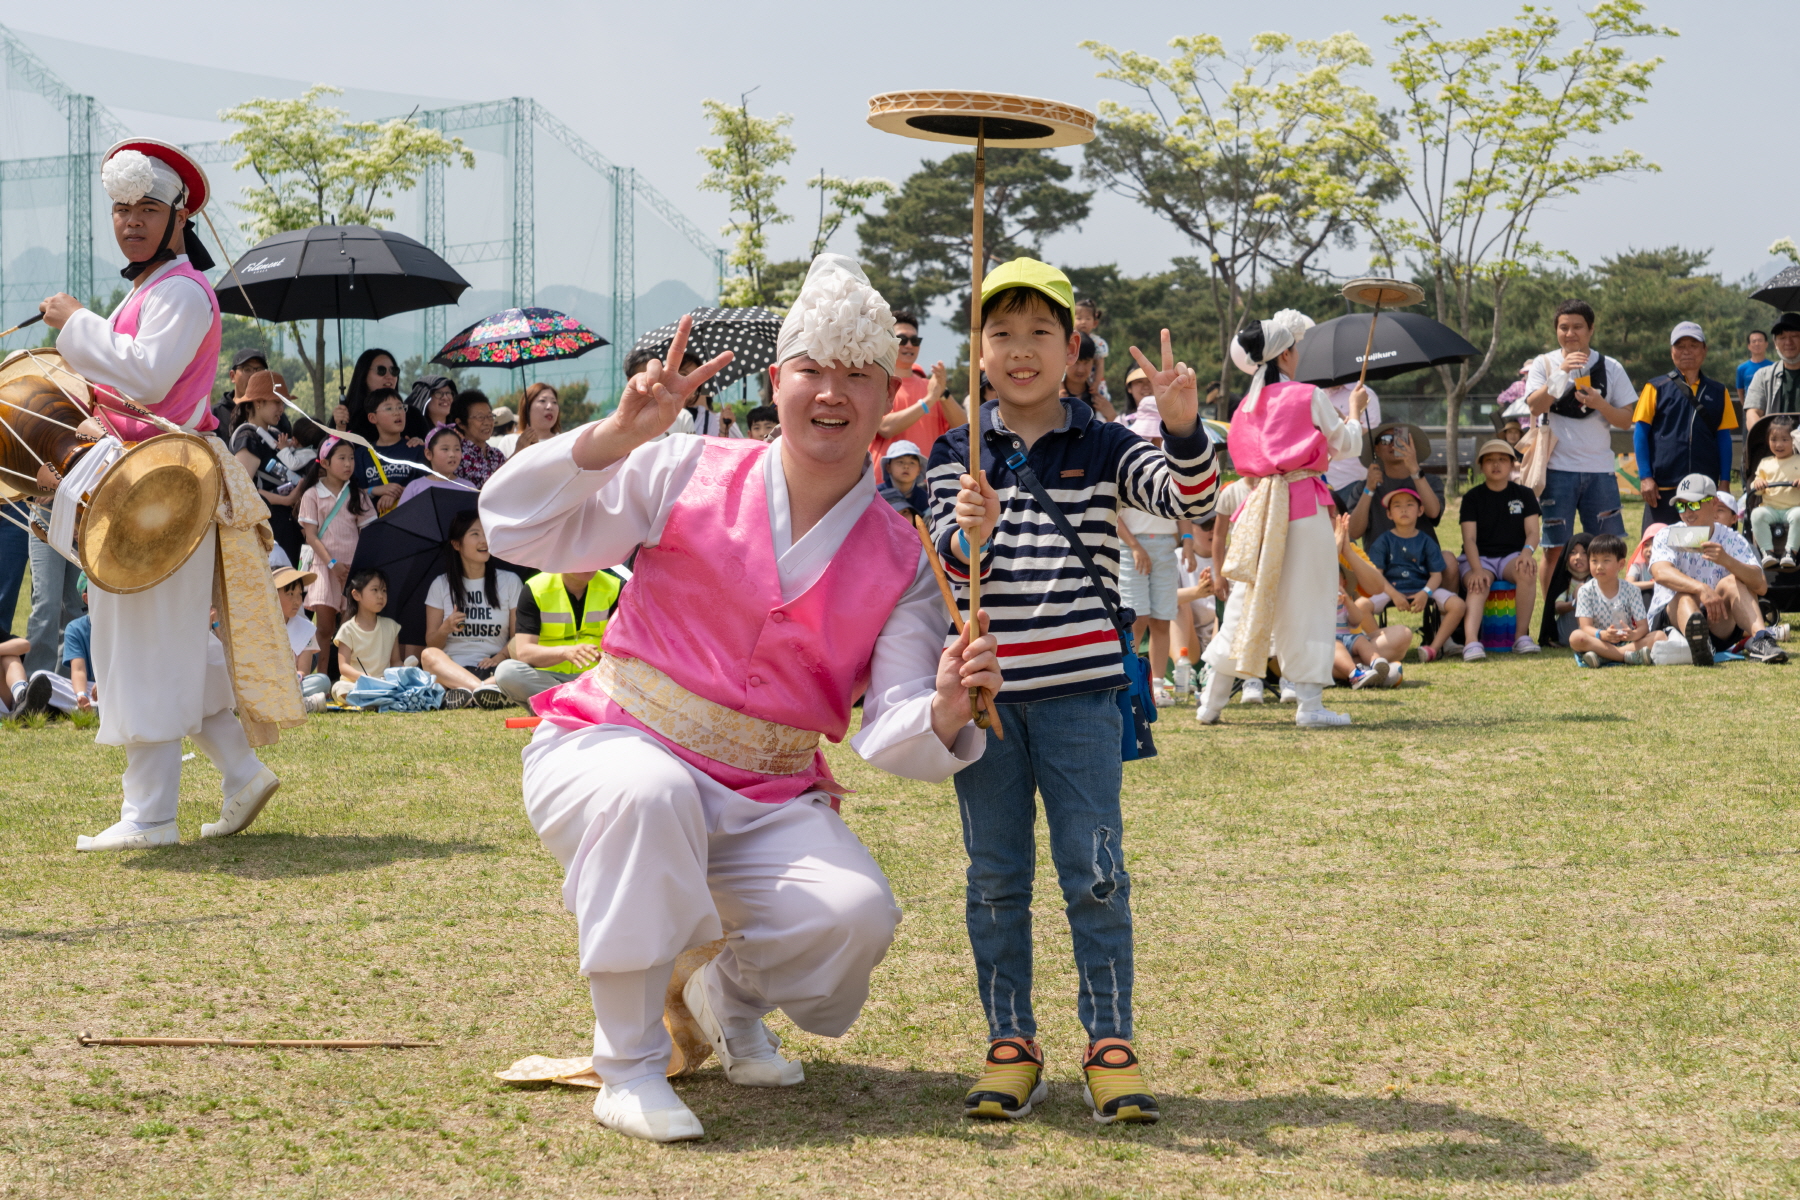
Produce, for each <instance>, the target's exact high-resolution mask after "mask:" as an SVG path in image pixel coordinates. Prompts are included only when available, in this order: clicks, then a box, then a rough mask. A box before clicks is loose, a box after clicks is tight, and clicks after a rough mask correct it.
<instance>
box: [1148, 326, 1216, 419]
mask: <svg viewBox="0 0 1800 1200" xmlns="http://www.w3.org/2000/svg"><path fill="white" fill-rule="evenodd" d="M1131 357H1133V358H1135V359H1136V360H1137V365H1138V366H1139V368H1141V369H1142V370H1143V372H1144V375H1145V377H1146V378H1148V379H1149V381H1150V387H1151V389H1152V390H1153V391H1154V392H1155V393H1156V411H1157V412H1158V413H1159V414H1161V416H1162V423H1163V428H1165V429H1167V430H1168V431H1169V432H1170V433H1172V434H1174V435H1175V436H1176V437H1186V436H1187V435H1188V434H1190V433H1193V432H1194V425H1195V423H1196V422H1198V421H1199V419H1200V386H1199V381H1198V380H1197V379H1196V378H1195V377H1194V368H1192V367H1190V366H1188V365H1187V364H1186V363H1178V362H1175V361H1174V359H1175V349H1174V347H1173V345H1171V343H1170V341H1169V331H1168V330H1167V329H1165V330H1163V331H1162V369H1161V370H1160V371H1159V370H1157V369H1156V368H1155V367H1152V366H1151V365H1150V360H1149V359H1147V358H1145V357H1144V352H1143V351H1141V350H1139V349H1138V348H1137V347H1136V346H1133V347H1132V348H1131Z"/></svg>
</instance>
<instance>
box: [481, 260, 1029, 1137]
mask: <svg viewBox="0 0 1800 1200" xmlns="http://www.w3.org/2000/svg"><path fill="white" fill-rule="evenodd" d="M687 331H688V322H687V321H686V319H685V318H684V319H683V322H682V325H681V328H680V332H679V333H678V334H677V335H676V338H675V341H674V343H673V344H672V346H671V347H670V350H669V354H668V358H667V361H666V362H663V363H658V362H652V363H651V364H650V366H649V368H648V369H647V370H646V371H645V372H644V373H643V374H641V375H638V376H637V377H635V378H634V379H632V380H631V382H630V383H629V384H628V385H627V386H626V388H625V392H624V395H623V397H622V398H621V400H620V402H619V407H618V409H617V410H616V411H615V412H614V413H613V415H612V416H610V417H608V418H606V419H605V420H603V421H599V422H596V423H595V424H592V425H589V426H586V427H585V428H583V429H581V430H578V431H575V432H573V433H569V434H564V435H562V436H561V437H557V438H553V439H551V440H550V441H547V442H541V443H539V444H538V445H535V446H533V447H531V448H530V449H528V450H523V451H521V452H520V453H519V454H518V455H517V456H516V457H514V459H513V460H512V461H511V462H509V463H508V464H507V466H506V468H505V469H504V470H502V471H500V472H499V473H497V474H496V475H495V476H494V477H493V479H491V480H489V481H488V484H487V487H486V488H485V489H484V490H483V491H482V494H481V517H482V525H483V528H484V529H485V531H486V533H487V538H488V545H489V546H490V547H491V548H492V549H493V551H494V553H496V554H498V555H501V556H503V557H505V558H506V559H507V560H509V561H511V562H516V563H521V564H525V565H529V566H534V567H538V568H540V569H542V570H547V571H588V570H598V569H601V568H604V567H610V566H614V565H617V564H619V563H622V562H624V561H625V559H626V558H627V557H629V556H630V555H631V554H632V552H633V551H636V552H637V558H636V562H635V567H634V572H633V576H632V579H631V581H630V582H629V583H628V584H627V585H626V587H625V590H624V592H622V593H621V594H620V597H619V601H618V606H617V611H616V613H615V615H614V617H613V619H612V621H611V622H610V623H609V624H608V625H607V630H606V637H605V642H604V647H603V656H602V658H601V661H600V663H599V664H598V665H596V666H595V667H594V668H593V669H592V670H590V671H587V672H585V673H583V674H581V675H579V676H576V677H575V678H574V679H573V680H572V681H571V682H570V683H567V684H564V685H563V686H562V687H560V688H556V689H553V690H551V691H549V692H544V693H542V694H540V695H539V696H537V697H536V698H535V700H534V706H535V708H536V709H537V711H538V712H539V713H540V714H541V715H543V716H544V717H545V718H546V720H545V722H544V724H543V725H541V726H540V727H539V728H538V731H537V734H536V736H535V737H534V738H533V739H532V741H531V744H530V745H529V746H528V747H527V748H526V750H525V754H524V760H525V772H524V792H525V810H526V813H527V815H528V816H529V817H530V819H531V823H532V827H533V828H534V829H536V830H537V832H538V836H539V837H541V838H542V839H543V842H544V845H545V847H546V848H547V849H548V850H549V851H550V852H551V853H552V854H553V855H555V857H556V860H557V861H558V862H559V863H560V864H561V865H562V867H563V870H564V872H565V875H564V885H563V902H564V903H565V904H566V905H567V906H568V908H569V909H570V911H571V912H573V913H574V914H575V917H576V924H577V928H578V930H579V933H580V953H581V973H582V974H584V975H586V976H587V977H588V981H589V986H590V990H591V993H592V998H593V1003H594V1018H595V1025H594V1070H595V1071H596V1072H597V1073H598V1074H599V1076H600V1078H601V1079H602V1080H603V1081H604V1083H605V1086H604V1087H603V1088H602V1089H601V1091H600V1095H599V1097H598V1098H597V1099H596V1101H595V1103H594V1114H595V1116H597V1117H598V1118H599V1119H600V1121H601V1123H602V1124H604V1125H607V1126H609V1127H610V1128H613V1129H616V1130H619V1131H620V1132H622V1133H626V1134H629V1135H631V1136H634V1137H641V1138H647V1139H649V1140H652V1141H678V1140H683V1139H689V1138H697V1137H700V1136H702V1134H703V1130H702V1128H701V1126H700V1122H699V1120H698V1119H697V1118H696V1117H695V1116H694V1114H693V1113H692V1112H691V1111H690V1110H689V1109H688V1108H687V1106H686V1105H684V1104H683V1103H682V1102H681V1099H680V1098H679V1097H678V1096H677V1095H676V1094H675V1091H674V1089H673V1088H672V1087H671V1086H670V1085H669V1082H668V1079H667V1078H666V1073H667V1072H668V1071H669V1069H670V1061H671V1052H672V1047H673V1045H674V1043H672V1041H671V1037H670V1029H665V1027H664V1011H665V997H667V998H668V1000H669V1004H668V1022H669V1026H670V1028H671V1029H673V1031H674V1034H675V1037H676V1039H678V1040H679V1045H680V1047H681V1050H682V1051H683V1054H682V1058H683V1060H684V1062H685V1064H686V1068H687V1069H690V1070H691V1069H692V1068H693V1067H696V1066H698V1065H699V1062H700V1061H701V1060H702V1059H703V1058H704V1057H705V1056H706V1054H707V1053H708V1051H709V1049H710V1051H711V1052H713V1053H716V1054H717V1055H718V1056H719V1059H720V1061H721V1062H722V1064H723V1065H724V1068H725V1076H726V1078H727V1079H729V1080H730V1081H732V1082H733V1083H738V1084H744V1085H748V1086H752V1087H784V1086H789V1085H792V1084H796V1083H800V1082H801V1081H802V1080H803V1079H804V1077H805V1072H804V1069H803V1068H802V1066H801V1064H800V1063H799V1062H796V1061H792V1060H789V1059H787V1058H784V1057H783V1056H782V1055H781V1054H780V1053H779V1052H778V1050H777V1047H778V1045H779V1042H778V1041H777V1040H776V1039H775V1038H774V1037H773V1036H772V1035H771V1034H770V1033H769V1031H768V1029H767V1028H766V1027H765V1026H764V1024H763V1020H762V1018H763V1017H764V1016H765V1015H766V1014H768V1013H769V1012H772V1011H773V1010H775V1009H776V1008H780V1009H781V1010H782V1011H783V1012H785V1013H786V1014H787V1015H788V1017H789V1018H790V1019H792V1020H793V1021H794V1023H795V1024H797V1025H799V1026H800V1027H801V1028H802V1029H805V1030H807V1031H808V1032H811V1033H816V1034H820V1035H823V1036H827V1037H838V1036H841V1035H842V1034H843V1033H844V1032H845V1031H847V1030H848V1029H849V1028H850V1026H851V1024H852V1023H853V1022H854V1021H855V1020H856V1017H857V1015H858V1013H860V1012H861V1010H862V1005H863V1003H864V1001H865V1000H867V998H868V994H869V975H870V973H871V972H872V971H873V970H874V968H875V965H876V964H877V963H879V962H880V961H881V958H882V956H883V955H884V954H885V953H886V952H887V948H888V945H889V943H890V941H891V940H892V937H893V932H894V927H895V924H896V923H897V922H898V921H899V919H900V911H899V909H898V908H897V907H896V906H895V903H894V897H893V894H892V893H891V892H890V891H889V889H888V886H887V881H886V879H885V878H884V877H883V876H882V874H881V870H880V868H878V867H877V866H876V865H875V862H874V860H873V859H872V858H871V857H870V856H869V853H868V851H867V850H865V849H864V848H863V846H862V844H861V843H860V842H858V841H857V839H856V837H855V835H854V834H852V833H851V832H850V831H849V829H848V828H846V827H845V825H844V823H843V821H842V820H841V819H840V818H839V817H838V815H837V797H838V796H839V795H840V794H841V793H842V790H843V789H842V788H841V787H839V785H838V784H837V783H836V781H835V780H833V779H832V777H831V772H830V770H829V769H828V768H827V766H826V764H825V759H824V757H823V756H822V755H821V754H820V753H819V744H820V740H821V738H830V739H831V740H832V741H839V740H841V739H843V737H844V736H845V735H846V733H848V732H849V729H850V724H851V719H852V716H851V708H852V706H853V705H854V703H855V702H856V700H857V698H858V697H861V698H862V701H863V717H862V728H861V730H860V732H858V733H857V734H856V735H855V736H854V737H852V738H851V739H850V742H851V745H852V746H853V747H854V748H855V749H856V751H857V752H858V753H859V754H860V755H862V757H863V758H865V759H866V760H868V761H869V762H871V763H873V764H874V765H876V766H878V767H881V768H883V769H884V770H887V771H891V772H893V773H894V774H897V775H902V776H905V777H907V778H911V779H923V780H934V781H935V780H943V779H947V778H949V777H950V776H951V775H952V774H953V773H955V772H956V771H958V770H960V769H961V768H962V767H964V766H967V765H968V764H969V763H971V762H973V761H975V759H977V758H978V757H979V756H980V755H981V752H982V749H983V747H984V745H985V742H984V735H983V733H982V732H981V731H980V730H979V729H977V728H976V727H975V726H974V725H973V724H972V723H971V720H970V713H969V704H968V689H969V688H970V687H972V686H980V687H998V685H999V683H1000V675H999V668H998V659H997V658H996V657H995V654H994V639H993V638H992V637H991V636H981V637H978V638H976V639H975V640H974V641H973V643H972V644H970V643H969V642H968V640H967V639H966V638H965V639H961V640H959V641H958V642H956V643H955V644H953V645H952V646H951V647H950V648H949V649H947V650H946V649H944V648H943V647H944V640H945V638H944V635H945V628H946V624H947V618H946V614H945V612H944V608H943V603H942V601H941V600H940V599H939V598H938V591H937V585H936V581H935V580H934V578H933V577H932V574H931V570H930V566H929V564H928V562H927V561H926V559H925V556H924V552H923V548H922V547H921V545H920V543H919V539H918V535H917V534H916V533H914V531H913V530H912V528H911V527H910V526H908V525H907V524H906V523H905V522H904V521H903V520H901V518H900V517H899V515H898V514H897V513H895V512H894V510H893V509H892V508H891V507H889V506H888V505H887V504H886V503H884V502H882V501H881V500H880V499H879V498H878V496H877V494H876V490H875V481H874V476H873V474H872V473H871V471H870V470H869V467H868V454H867V449H868V445H869V441H870V439H871V438H873V437H874V435H875V432H876V430H877V429H878V427H879V426H880V423H881V418H882V416H883V415H884V414H885V413H886V412H887V409H888V401H887V396H888V377H889V375H890V374H891V373H892V371H893V368H894V360H895V355H896V352H897V350H898V342H897V340H896V339H895V337H894V333H893V316H892V314H891V313H890V312H889V311H888V306H887V303H886V302H885V301H884V300H882V298H881V296H880V294H879V293H877V292H876V291H875V289H874V288H873V287H871V286H870V285H869V282H868V279H867V277H866V276H865V275H864V274H863V272H862V270H861V269H860V268H859V267H858V266H857V265H856V264H855V263H854V262H852V261H851V260H849V259H847V258H844V257H842V256H840V255H835V254H824V255H820V256H819V258H818V259H816V260H815V261H814V262H813V264H812V268H811V270H810V271H809V272H808V274H807V278H806V282H805V285H804V287H803V288H802V289H801V292H800V298H799V300H798V301H796V303H795V304H794V307H793V309H792V310H791V311H790V312H789V313H788V317H787V320H786V322H785V323H784V324H783V326H782V329H781V335H780V339H779V342H778V346H777V365H776V366H775V367H773V368H771V370H770V373H771V376H772V378H773V381H774V386H775V405H776V407H777V408H778V409H779V410H780V413H781V436H780V437H779V438H777V439H776V440H775V441H774V442H773V443H763V442H753V441H748V440H724V439H720V438H711V437H705V438H699V437H693V438H665V439H662V440H660V441H658V440H653V439H656V438H657V437H658V436H659V435H660V434H662V433H663V432H664V431H666V430H667V429H668V428H669V427H670V426H671V425H673V424H674V422H675V419H676V416H677V414H679V413H680V412H681V411H682V408H683V406H684V405H685V404H686V403H687V401H688V397H689V396H691V395H692V394H693V392H694V391H695V389H696V388H697V387H698V386H699V385H700V384H702V383H704V382H705V381H706V380H707V379H708V378H710V377H711V376H712V375H713V374H714V373H716V372H717V371H718V369H719V368H720V367H722V366H723V365H724V364H725V363H727V362H728V361H730V355H729V354H724V355H720V356H719V357H718V358H716V359H714V360H713V361H712V362H710V363H708V364H706V365H705V366H703V367H701V368H699V369H698V370H696V371H694V372H693V373H692V374H690V375H687V376H685V377H684V376H681V375H678V374H677V372H676V368H677V367H678V366H679V364H680V363H681V361H682V356H683V354H684V353H685V349H686V343H687ZM984 617H985V614H984ZM721 940H722V946H723V948H722V949H721V950H719V952H718V954H717V956H716V957H714V958H712V959H711V960H710V961H708V962H706V963H705V964H704V965H703V966H701V967H700V968H699V969H697V970H693V971H692V974H691V975H688V976H687V977H686V978H685V979H684V978H683V977H682V976H680V975H678V974H677V973H676V965H675V960H676V957H677V956H678V955H681V954H682V952H683V951H685V950H689V949H690V948H694V947H701V946H705V945H707V944H708V943H713V942H720V941H721ZM695 957H703V956H702V955H694V956H687V957H684V959H683V963H684V964H686V963H687V962H689V961H690V959H692V958H695Z"/></svg>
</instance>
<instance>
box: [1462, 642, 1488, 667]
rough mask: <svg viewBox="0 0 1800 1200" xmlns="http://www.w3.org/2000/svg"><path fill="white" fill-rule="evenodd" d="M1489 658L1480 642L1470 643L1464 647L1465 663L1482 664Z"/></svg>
mask: <svg viewBox="0 0 1800 1200" xmlns="http://www.w3.org/2000/svg"><path fill="white" fill-rule="evenodd" d="M1486 657H1487V651H1486V650H1483V649H1482V648H1481V643H1480V642H1470V643H1469V644H1468V645H1466V646H1464V647H1463V661H1464V662H1480V661H1481V660H1482V659H1484V658H1486Z"/></svg>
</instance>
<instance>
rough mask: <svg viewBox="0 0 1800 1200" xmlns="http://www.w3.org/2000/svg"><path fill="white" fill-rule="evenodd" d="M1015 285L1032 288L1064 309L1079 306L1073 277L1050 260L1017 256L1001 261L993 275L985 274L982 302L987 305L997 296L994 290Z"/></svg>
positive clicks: (982, 286) (982, 282)
mask: <svg viewBox="0 0 1800 1200" xmlns="http://www.w3.org/2000/svg"><path fill="white" fill-rule="evenodd" d="M1014 287H1028V288H1032V289H1034V290H1035V291H1039V292H1042V293H1043V294H1044V295H1046V296H1048V297H1049V298H1050V299H1051V300H1052V301H1054V302H1055V303H1057V304H1060V305H1062V306H1063V307H1064V308H1069V309H1072V308H1074V307H1075V286H1074V285H1073V284H1071V283H1070V282H1069V277H1068V276H1067V275H1064V274H1063V273H1062V272H1061V271H1059V270H1057V269H1056V268H1055V267H1053V266H1051V265H1050V264H1049V263H1042V262H1039V261H1038V260H1037V259H1035V258H1015V259H1013V260H1012V261H1011V262H1009V263H1002V264H1000V266H998V267H996V268H994V271H993V273H992V274H990V275H987V276H985V277H983V278H982V281H981V303H982V304H983V305H985V304H987V302H988V301H989V300H990V299H992V298H993V296H994V293H996V292H1000V291H1004V290H1006V289H1007V288H1014Z"/></svg>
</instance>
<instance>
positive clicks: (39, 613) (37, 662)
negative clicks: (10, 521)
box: [25, 508, 84, 675]
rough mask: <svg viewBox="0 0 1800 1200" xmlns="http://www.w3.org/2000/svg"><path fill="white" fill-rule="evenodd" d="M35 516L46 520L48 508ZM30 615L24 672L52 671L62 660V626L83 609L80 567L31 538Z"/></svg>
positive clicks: (37, 539)
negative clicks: (29, 641)
mask: <svg viewBox="0 0 1800 1200" xmlns="http://www.w3.org/2000/svg"><path fill="white" fill-rule="evenodd" d="M38 520H39V521H41V522H43V524H44V525H45V527H48V526H49V524H50V510H49V509H47V508H45V509H39V510H38ZM30 553H31V619H30V621H28V622H27V623H26V626H25V636H26V637H27V638H29V639H31V650H30V651H29V652H28V653H27V654H26V655H25V673H26V674H27V675H30V674H33V673H35V672H38V671H49V672H50V673H51V674H55V673H56V668H57V666H58V665H59V664H60V663H61V662H62V635H63V629H64V627H65V626H67V625H68V623H69V622H70V621H73V620H74V619H75V618H76V617H79V616H80V615H81V614H82V612H83V611H84V610H83V609H82V606H81V587H80V580H81V568H80V567H78V566H76V565H75V564H74V563H71V562H70V561H69V560H68V559H66V558H64V557H63V556H62V555H60V554H58V553H57V552H56V551H54V550H52V549H51V548H50V546H49V543H47V542H44V541H42V540H41V539H39V538H35V537H34V538H32V539H31V552H30Z"/></svg>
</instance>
